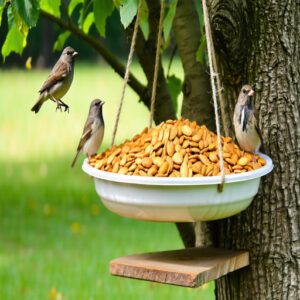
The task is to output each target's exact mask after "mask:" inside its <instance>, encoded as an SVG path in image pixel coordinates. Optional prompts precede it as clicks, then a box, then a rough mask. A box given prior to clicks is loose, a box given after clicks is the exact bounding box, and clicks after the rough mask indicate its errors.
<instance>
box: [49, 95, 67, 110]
mask: <svg viewBox="0 0 300 300" xmlns="http://www.w3.org/2000/svg"><path fill="white" fill-rule="evenodd" d="M49 97H50V99H51V100H52V101H53V102H55V103H56V109H55V111H57V110H59V111H62V110H61V107H62V106H64V105H63V104H62V103H61V102H60V100H59V99H56V98H55V97H53V96H52V95H50V96H49Z"/></svg>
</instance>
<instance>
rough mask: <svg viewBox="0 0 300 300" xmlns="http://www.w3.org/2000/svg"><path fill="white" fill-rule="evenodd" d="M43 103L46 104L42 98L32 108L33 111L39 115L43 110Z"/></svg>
mask: <svg viewBox="0 0 300 300" xmlns="http://www.w3.org/2000/svg"><path fill="white" fill-rule="evenodd" d="M43 103H44V99H43V98H40V99H39V100H38V101H37V103H36V104H34V105H33V107H32V108H31V111H34V112H35V113H36V114H37V113H38V112H39V110H40V109H41V107H42V105H43Z"/></svg>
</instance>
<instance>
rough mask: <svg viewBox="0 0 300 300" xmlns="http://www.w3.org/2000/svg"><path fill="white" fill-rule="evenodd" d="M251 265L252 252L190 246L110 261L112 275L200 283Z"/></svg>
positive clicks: (165, 281)
mask: <svg viewBox="0 0 300 300" xmlns="http://www.w3.org/2000/svg"><path fill="white" fill-rule="evenodd" d="M248 265H249V252H247V251H232V250H227V249H219V248H187V249H182V250H172V251H163V252H154V253H144V254H137V255H129V256H123V257H120V258H117V259H114V260H112V261H111V262H110V273H111V274H112V275H117V276H123V277H129V278H134V279H142V280H148V281H155V282H160V283H165V284H174V285H180V286H185V287H199V286H200V285H202V284H204V283H206V282H209V281H211V280H215V279H217V278H219V277H221V276H223V275H226V274H227V273H230V272H233V271H235V270H238V269H240V268H243V267H245V266H248Z"/></svg>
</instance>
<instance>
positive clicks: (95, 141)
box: [71, 99, 105, 168]
mask: <svg viewBox="0 0 300 300" xmlns="http://www.w3.org/2000/svg"><path fill="white" fill-rule="evenodd" d="M104 103H105V102H104V101H101V100H99V99H95V100H93V101H92V103H91V105H90V110H89V114H88V117H87V120H86V122H85V125H84V129H83V133H82V136H81V139H80V142H79V145H78V147H77V153H76V156H75V158H74V160H73V162H72V165H71V167H72V168H73V167H74V165H75V163H76V160H77V157H78V155H79V153H80V152H81V151H82V152H83V153H84V154H85V155H87V156H92V155H95V154H96V153H97V151H98V149H99V147H100V145H101V143H102V140H103V136H104V120H103V114H102V106H103V104H104Z"/></svg>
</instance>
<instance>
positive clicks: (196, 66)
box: [173, 0, 214, 129]
mask: <svg viewBox="0 0 300 300" xmlns="http://www.w3.org/2000/svg"><path fill="white" fill-rule="evenodd" d="M173 30H174V34H175V38H176V43H177V46H178V50H179V55H180V58H181V61H182V65H183V69H184V84H183V90H182V92H183V102H182V116H184V117H186V118H189V119H190V120H196V121H197V122H198V124H206V125H207V126H208V127H209V128H210V129H214V119H213V118H212V116H213V110H212V105H211V103H210V99H211V93H210V80H209V75H208V72H207V68H206V66H205V65H202V64H200V62H198V61H197V59H196V54H197V50H198V48H199V45H200V40H201V34H200V23H199V17H198V15H197V11H196V7H195V4H194V0H179V1H178V4H177V8H176V14H175V17H174V22H173Z"/></svg>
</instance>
